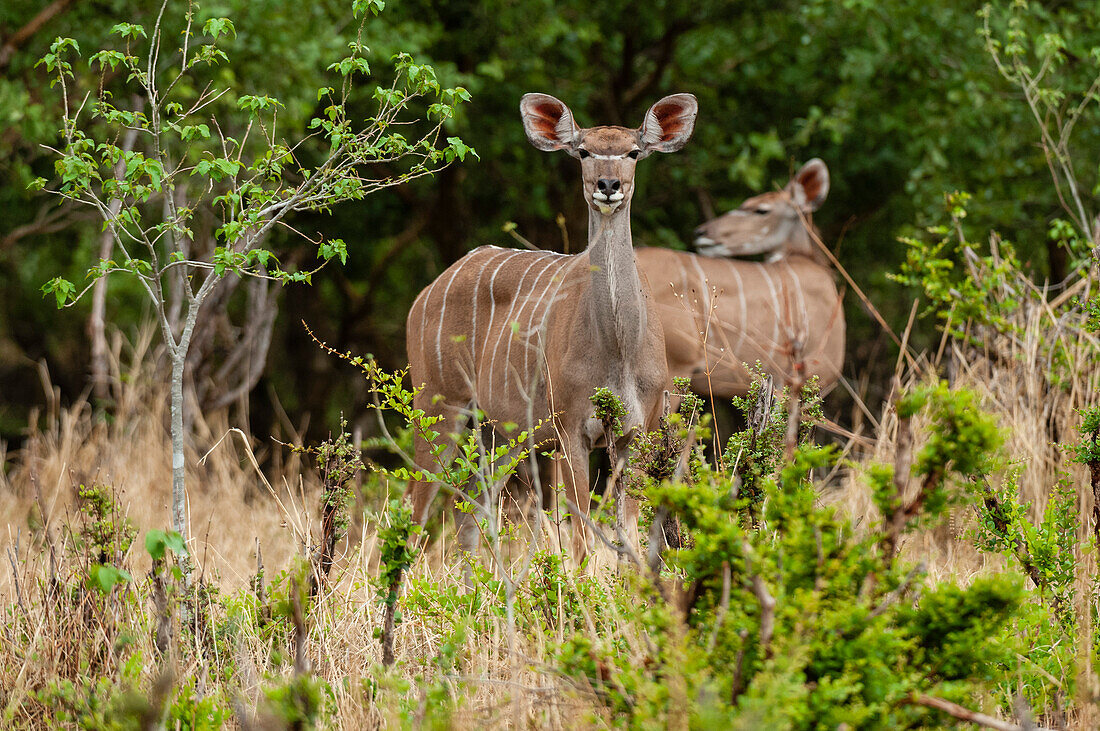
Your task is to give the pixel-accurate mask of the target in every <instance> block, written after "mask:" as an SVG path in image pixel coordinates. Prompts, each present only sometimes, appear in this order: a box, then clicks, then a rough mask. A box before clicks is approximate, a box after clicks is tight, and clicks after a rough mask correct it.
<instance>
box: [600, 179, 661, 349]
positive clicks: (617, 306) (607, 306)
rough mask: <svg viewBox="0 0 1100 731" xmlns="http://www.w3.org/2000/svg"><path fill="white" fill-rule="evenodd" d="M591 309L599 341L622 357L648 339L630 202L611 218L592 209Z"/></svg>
mask: <svg viewBox="0 0 1100 731" xmlns="http://www.w3.org/2000/svg"><path fill="white" fill-rule="evenodd" d="M587 252H588V257H589V263H590V264H591V267H592V270H591V274H590V276H591V285H592V286H591V288H590V291H589V298H588V300H589V301H588V307H589V312H590V315H591V317H590V320H591V324H592V328H593V331H594V334H595V336H596V338H598V339H599V341H600V342H601V343H602V344H603V345H604V346H605V347H607V348H610V349H612V350H614V351H616V352H617V353H618V354H629V353H633V352H636V351H637V350H638V349H639V348H640V347H641V344H642V340H643V338H644V336H645V332H646V327H647V324H648V323H647V322H646V309H645V299H644V296H643V294H642V283H641V279H640V278H639V276H638V267H637V264H636V263H635V260H634V244H633V240H632V238H631V236H630V203H629V201H628V202H626V203H625V204H624V205H623V206H622V207H620V208H619V209H618V210H617V211H615V212H614V213H612V214H611V215H609V216H605V215H603V214H600V213H597V212H595V211H593V210H591V209H589V213H588V249H587Z"/></svg>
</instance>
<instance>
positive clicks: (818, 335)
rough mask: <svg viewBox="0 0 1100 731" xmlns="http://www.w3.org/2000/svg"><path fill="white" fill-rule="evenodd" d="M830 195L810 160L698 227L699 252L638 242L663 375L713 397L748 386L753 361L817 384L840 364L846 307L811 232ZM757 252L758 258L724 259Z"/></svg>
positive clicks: (824, 176)
mask: <svg viewBox="0 0 1100 731" xmlns="http://www.w3.org/2000/svg"><path fill="white" fill-rule="evenodd" d="M828 193H829V170H828V168H827V167H826V166H825V163H823V162H822V161H821V160H818V159H816V158H815V159H813V160H810V161H809V162H807V163H806V164H805V165H804V166H803V167H802V169H801V170H799V171H798V172H797V173H796V174H795V176H794V177H793V178H792V179H791V181H790V182H789V183H788V184H787V186H786V187H784V188H783V189H782V190H779V191H775V192H770V193H764V194H761V195H757V196H754V197H752V198H749V199H748V200H746V201H745V202H744V203H742V204H741V206H740V207H738V208H736V209H734V210H732V211H730V212H729V213H726V214H725V215H722V216H719V217H717V218H715V219H713V220H710V221H707V222H706V223H704V224H703V225H702V226H699V227H698V228H697V229H696V231H695V234H696V239H695V246H696V249H697V251H698V252H699V253H698V254H689V253H686V252H682V251H672V250H669V249H656V248H647V249H638V268H639V269H641V270H642V272H643V273H644V274H645V275H646V276H648V278H649V281H650V283H651V284H652V286H653V291H654V298H655V299H656V301H657V312H658V313H659V315H660V318H661V323H662V325H663V327H664V334H665V348H666V353H667V356H668V366H669V371H670V374H671V375H672V376H674V377H676V376H682V377H689V378H691V381H692V388H693V390H695V391H697V392H699V393H707V394H712V395H713V396H715V397H718V398H729V397H731V396H741V395H744V394H745V393H747V392H748V389H749V386H750V384H751V382H752V376H751V374H750V373H749V371H748V370H747V369H746V368H745V367H744V365H742V364H744V363H747V364H749V365H750V366H753V365H754V364H755V363H756V362H758V361H759V362H760V364H761V365H762V367H763V369H764V371H765V372H767V373H768V374H770V375H771V376H772V378H773V379H774V380H775V382H776V384H777V385H781V384H797V383H801V382H804V381H805V380H808V379H809V378H810V377H812V376H817V377H818V379H819V383H820V385H821V387H822V388H828V387H830V386H832V385H833V384H834V383H836V381H837V379H838V378H839V377H840V372H841V368H842V366H843V364H844V311H843V308H842V303H841V297H840V295H839V294H838V293H837V289H836V284H835V282H834V276H833V271H832V270H831V269H830V268H829V267H828V265H827V264H826V263H825V262H824V261H822V259H821V257H820V254H819V253H818V250H817V248H816V245H815V244H814V242H813V240H812V238H811V236H816V235H817V234H816V229H814V227H813V223H812V221H811V218H810V216H811V214H812V212H813V211H815V210H817V208H818V207H819V206H820V205H821V204H822V202H824V200H825V198H826V196H827V195H828ZM752 255H763V256H765V261H762V262H760V261H744V260H740V261H739V260H737V259H732V258H730V257H737V256H752Z"/></svg>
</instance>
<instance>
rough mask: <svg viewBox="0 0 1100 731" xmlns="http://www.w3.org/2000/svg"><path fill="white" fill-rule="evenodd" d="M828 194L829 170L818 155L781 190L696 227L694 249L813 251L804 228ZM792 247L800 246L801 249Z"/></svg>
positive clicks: (719, 252)
mask: <svg viewBox="0 0 1100 731" xmlns="http://www.w3.org/2000/svg"><path fill="white" fill-rule="evenodd" d="M827 195H829V168H827V167H826V166H825V163H823V162H822V161H821V160H819V159H817V158H816V157H815V158H814V159H813V160H810V161H809V162H808V163H806V164H805V165H803V166H802V169H801V170H799V171H798V172H797V173H795V176H794V177H793V178H791V182H789V183H787V187H785V188H783V190H778V191H774V192H771V193H763V194H761V195H756V196H753V197H752V198H749V199H748V200H746V201H745V202H744V203H742V204H741V206H740V207H739V208H735V209H734V210H732V211H730V212H729V213H726V214H724V215H722V216H719V217H718V218H712V219H711V220H709V221H707V222H706V223H704V224H703V225H702V226H699V227H698V228H697V229H695V250H696V251H697V252H699V253H700V254H702V255H703V256H714V257H729V256H752V255H753V254H764V253H767V254H770V255H771V256H770V257H769V258H780V257H782V256H783V255H785V254H788V253H800V254H806V255H810V254H812V252H813V249H812V245H811V243H810V239H809V236H808V235H807V232H806V227H807V226H808V225H809V215H810V214H811V213H812V212H813V211H816V210H817V209H818V208H819V207H820V206H821V204H822V203H823V202H824V201H825V197H826V196H827ZM796 247H801V248H802V249H805V250H804V251H803V250H800V249H798V248H796Z"/></svg>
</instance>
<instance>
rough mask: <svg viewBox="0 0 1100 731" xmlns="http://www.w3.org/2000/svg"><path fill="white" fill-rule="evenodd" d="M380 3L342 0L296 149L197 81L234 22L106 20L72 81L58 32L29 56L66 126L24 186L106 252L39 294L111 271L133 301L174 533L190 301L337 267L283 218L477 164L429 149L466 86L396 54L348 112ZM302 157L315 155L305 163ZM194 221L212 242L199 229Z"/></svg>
mask: <svg viewBox="0 0 1100 731" xmlns="http://www.w3.org/2000/svg"><path fill="white" fill-rule="evenodd" d="M382 6H383V3H382V2H381V0H353V2H352V12H353V14H354V15H355V16H356V17H357V18H360V19H361V20H360V26H359V33H358V34H357V35H356V37H355V39H354V40H353V41H351V42H350V43H349V44H348V47H349V51H350V52H349V55H348V56H346V57H345V58H343V59H340V60H338V61H336V62H335V63H333V64H332V65H331V66H329V71H330V72H331V73H332V74H333V76H334V77H335V79H336V82H335V83H334V85H333V86H330V87H324V88H321V89H319V90H318V92H317V99H318V102H319V106H321V108H322V111H321V112H320V114H319V115H318V116H316V117H314V118H313V120H312V121H311V122H310V124H309V130H310V131H309V132H308V133H305V134H303V135H301V136H300V139H298V140H297V141H295V142H290V141H288V140H287V139H286V138H285V137H284V132H283V131H282V130H281V129H280V128H279V124H278V123H279V114H280V110H281V108H282V106H283V105H282V103H281V102H280V101H279V100H278V99H276V98H273V97H271V96H268V95H265V94H262V93H259V92H257V93H242V92H243V91H244V90H239V89H234V88H232V87H231V86H228V85H225V84H224V83H222V82H223V80H224V79H225V78H227V77H226V76H225V75H218V76H215V75H214V74H213V73H210V74H208V71H209V69H211V67H213V66H219V65H222V66H224V65H228V64H229V63H230V58H229V55H228V51H230V50H231V46H232V39H233V38H235V36H236V28H235V27H234V25H233V22H232V20H230V19H229V18H221V17H212V18H208V19H206V20H205V21H201V20H199V19H198V18H197V17H196V9H195V8H194V6H191V5H189V6H188V9H187V11H186V12H185V13H184V15H183V17H182V18H172V17H170V16H169V15H166V10H167V8H168V2H167V0H165V1H164V2H163V3H162V4H161V6H160V8H159V11H158V13H157V15H156V20H155V23H154V25H153V28H152V29H151V30H147V29H146V28H145V27H144V26H142V25H139V24H136V23H119V24H117V25H116V26H115V27H114V28H113V31H112V32H113V34H114V35H117V36H118V37H119V39H120V42H119V46H118V47H117V48H110V49H103V50H99V51H97V52H95V53H92V54H91V55H90V56H89V57H88V61H87V65H86V67H83V68H82V69H81V70H82V73H81V75H80V76H78V75H77V73H76V68H75V64H77V63H78V62H77V61H76V58H77V57H79V56H80V55H81V49H80V47H79V45H78V44H77V42H76V41H75V40H73V39H71V38H58V39H57V40H55V41H54V42H53V44H51V46H50V50H49V53H47V54H46V55H45V56H44V57H43V59H42V61H41V64H42V65H44V66H45V68H46V70H47V72H48V73H49V74H50V75H51V77H52V80H53V83H54V84H55V85H56V86H57V87H58V88H59V89H60V93H61V96H62V102H63V104H62V118H63V123H64V127H63V129H62V131H61V134H62V141H61V145H60V146H59V148H58V149H55V150H54V152H55V153H56V155H57V161H56V170H57V176H58V179H59V182H56V183H54V184H51V185H49V186H47V181H46V180H44V179H41V178H39V179H38V180H37V181H35V183H34V185H35V186H37V187H39V188H45V189H46V190H47V191H48V192H49V193H52V194H54V195H56V196H58V197H60V198H61V199H64V200H68V201H72V202H74V203H77V204H79V205H81V206H87V207H89V208H90V209H92V210H94V211H95V212H96V213H97V214H98V215H99V216H100V217H101V218H102V220H103V226H104V232H105V234H107V235H109V237H110V239H109V243H110V247H108V248H109V254H108V255H107V256H103V257H101V258H99V259H98V261H94V262H92V263H91V264H90V265H89V266H88V267H87V280H88V282H87V284H86V285H80V286H78V285H77V284H76V283H74V282H71V281H69V280H67V279H65V278H63V277H55V278H54V279H52V280H51V281H50V282H49V283H47V284H46V285H45V286H44V287H43V291H44V292H45V293H46V294H47V295H52V296H53V297H54V298H55V299H56V303H57V306H58V307H66V306H72V305H73V304H75V303H76V302H77V301H79V300H80V299H81V298H82V297H83V296H84V295H85V294H86V293H88V292H89V291H90V290H91V289H92V288H93V287H95V286H96V282H97V281H98V280H100V279H101V278H103V277H107V276H109V275H111V274H116V273H125V274H128V275H130V276H132V277H134V278H135V280H136V281H137V282H138V284H139V285H140V288H141V290H142V291H143V292H144V293H145V295H146V296H147V298H148V300H149V302H150V304H151V305H152V312H153V316H154V318H155V320H156V322H157V324H158V326H159V329H160V332H161V336H162V338H163V341H164V344H165V346H166V351H167V354H168V360H169V363H170V366H171V368H170V391H171V436H172V500H171V514H172V527H173V529H174V530H175V531H176V532H178V533H180V534H181V535H184V536H186V535H187V526H186V520H185V515H186V514H185V492H184V474H185V473H184V466H185V463H184V399H183V383H184V376H185V373H184V371H185V366H186V363H187V354H188V349H189V348H190V346H191V343H192V337H193V335H194V333H195V329H196V325H197V324H198V323H199V320H200V318H203V317H207V316H208V315H209V313H208V312H207V311H206V310H204V309H203V304H204V303H205V302H207V301H208V300H209V298H210V296H211V295H212V294H213V293H214V292H215V290H216V289H217V288H218V287H219V285H221V283H222V282H224V281H225V279H226V277H228V276H230V275H236V276H241V277H259V278H262V279H268V280H272V281H275V282H278V283H281V284H287V283H292V282H305V283H307V284H308V283H310V281H311V278H312V276H313V275H314V274H316V273H317V272H318V271H319V270H320V269H321V268H323V267H324V266H325V265H326V264H328V263H330V262H332V261H338V262H339V263H341V264H344V263H346V261H347V257H348V248H347V246H346V244H345V243H344V242H343V241H341V240H339V239H323V238H317V239H311V238H310V237H309V236H307V235H305V234H303V233H301V232H298V231H296V230H295V229H294V228H293V227H291V226H290V225H289V223H288V217H289V216H290V215H291V214H292V213H294V212H297V211H326V210H328V209H330V208H331V207H332V206H334V205H336V204H338V203H341V202H344V201H355V200H361V199H363V198H364V197H365V196H367V195H370V194H371V193H376V192H378V191H380V190H385V189H387V188H390V187H393V186H396V185H401V184H403V183H405V182H408V181H410V180H413V179H415V178H419V177H422V176H426V175H431V174H433V173H434V172H436V171H438V170H440V169H441V168H443V167H446V166H447V165H449V164H451V163H452V162H454V161H455V160H462V159H464V158H465V157H466V155H467V154H476V153H474V152H473V150H471V148H469V147H467V146H466V145H465V144H464V143H463V142H462V140H461V139H459V138H457V137H446V138H445V139H443V137H444V133H443V126H444V124H445V123H446V121H447V120H448V119H450V118H452V117H453V116H454V115H455V113H456V109H457V107H458V105H460V104H461V103H463V102H465V101H468V100H469V98H470V96H469V94H468V92H466V90H465V89H462V88H461V87H457V88H445V87H443V86H442V85H440V83H439V81H438V80H437V78H436V74H435V71H434V70H433V69H432V68H431V67H430V66H427V65H424V64H420V63H417V62H415V61H414V60H413V59H412V58H411V57H410V56H409V55H407V54H403V53H399V54H397V55H395V56H394V57H393V64H392V70H391V71H390V72H389V73H390V76H391V80H390V81H389V83H383V84H378V85H377V86H374V87H373V88H372V99H373V104H374V107H375V108H374V111H373V113H372V114H371V116H369V117H367V118H366V119H365V120H363V121H360V120H359V119H358V118H357V117H356V116H353V114H352V113H351V111H350V104H351V103H352V101H353V100H354V99H355V98H356V96H357V95H356V94H355V92H356V91H357V90H358V89H365V88H370V87H368V86H367V84H366V83H365V80H366V78H368V77H369V75H370V73H371V70H370V66H369V64H368V62H367V55H368V53H369V49H368V48H367V47H366V46H364V45H363V43H362V40H361V39H362V31H363V23H365V22H366V18H367V17H368V16H369V15H377V14H378V13H379V12H380V11H381V9H382ZM175 38H178V39H179V43H180V45H179V47H178V48H175V49H172V45H174V41H173V39H175ZM166 39H167V42H166ZM97 74H98V76H99V78H98V79H97V80H96V79H95V75H97ZM123 99H129V100H130V104H129V105H127V104H123V103H121V102H119V101H118V100H123ZM236 129H240V132H239V133H238V134H231V133H230V132H231V131H233V130H236ZM227 130H228V131H227ZM132 134H136V139H134V138H133V137H132ZM307 148H319V152H310V154H309V155H307V154H306V152H307ZM314 154H316V155H317V157H318V158H319V161H318V162H317V163H316V164H314V163H310V162H306V160H307V159H308V157H310V156H313V155H314ZM116 171H117V173H118V174H117V175H116ZM200 213H202V214H203V215H199V214H200ZM210 222H212V223H210ZM207 226H209V227H212V228H213V229H214V230H213V232H212V233H213V236H212V237H210V236H208V235H205V234H209V233H210V232H209V231H203V230H201V229H203V227H207ZM276 227H281V228H282V229H285V230H287V231H290V232H291V233H293V234H295V235H299V236H301V237H302V238H304V239H305V240H306V241H308V242H310V243H312V244H313V245H315V246H316V252H317V260H318V263H317V265H316V266H314V267H313V268H307V269H304V270H298V269H296V268H294V267H291V266H286V265H284V263H283V262H282V261H280V259H279V258H278V256H276V254H275V253H274V252H273V251H271V250H269V249H268V248H265V247H266V245H267V242H268V241H269V240H270V237H271V234H272V232H273V231H274V230H276ZM208 239H209V240H213V241H214V242H215V244H214V246H213V248H212V249H211V250H208V251H199V250H198V247H197V246H196V242H197V241H204V240H208Z"/></svg>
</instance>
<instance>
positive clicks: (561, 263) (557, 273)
mask: <svg viewBox="0 0 1100 731" xmlns="http://www.w3.org/2000/svg"><path fill="white" fill-rule="evenodd" d="M570 261H572V259H570V258H568V257H566V256H565V255H564V254H563V255H562V256H561V257H560V258H558V259H557V261H555V262H554V264H555V265H556V266H557V269H555V270H554V273H553V274H551V275H550V279H549V280H548V281H547V282H546V284H545V285H544V286H543V288H542V293H541V294H540V295H539V298H538V300H537V301H536V302H535V305H534V307H532V308H531V314H530V315H528V317H527V341H526V347H525V348H524V349H523V373H524V375H525V376H526V375H528V374H530V372H531V371H530V366H529V365H528V356H529V354H530V352H531V348H532V347H535V348H538V347H540V345H539V343H535V344H534V345H532V343H531V336H532V335H533V334H541V332H542V329H543V324H544V323H543V322H542V321H541V315H539V317H540V322H539V327H538V329H537V330H532V327H533V326H534V322H535V315H536V314H539V313H540V312H541V311H540V310H539V307H541V306H542V300H543V298H544V297H546V293H547V292H549V291H550V287H551V286H553V284H554V281H555V279H556V280H557V283H558V286H559V287H560V286H561V282H562V281H563V279H564V274H563V272H564V270H565V268H566V267H567V266H569V262H570ZM547 269H549V267H547ZM549 306H550V305H549V303H547V307H549Z"/></svg>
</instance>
